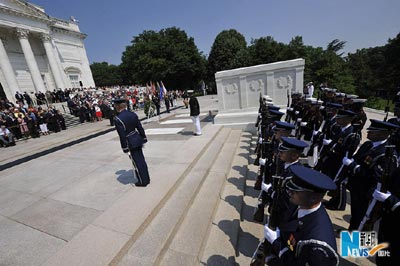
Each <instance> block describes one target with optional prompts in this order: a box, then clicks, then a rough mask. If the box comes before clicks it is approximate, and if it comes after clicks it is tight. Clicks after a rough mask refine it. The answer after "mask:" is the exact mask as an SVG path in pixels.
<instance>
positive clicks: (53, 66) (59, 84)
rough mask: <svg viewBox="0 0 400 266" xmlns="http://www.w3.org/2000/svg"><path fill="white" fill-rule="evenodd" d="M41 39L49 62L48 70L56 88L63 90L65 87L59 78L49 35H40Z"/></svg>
mask: <svg viewBox="0 0 400 266" xmlns="http://www.w3.org/2000/svg"><path fill="white" fill-rule="evenodd" d="M41 39H42V41H43V45H44V49H45V50H46V55H47V60H49V64H50V69H51V72H52V73H53V77H54V81H55V82H56V86H57V88H61V89H65V85H64V82H63V80H62V78H61V74H60V71H59V68H58V65H57V61H56V58H55V54H54V51H53V46H52V44H51V37H50V35H48V34H45V33H43V34H42V35H41Z"/></svg>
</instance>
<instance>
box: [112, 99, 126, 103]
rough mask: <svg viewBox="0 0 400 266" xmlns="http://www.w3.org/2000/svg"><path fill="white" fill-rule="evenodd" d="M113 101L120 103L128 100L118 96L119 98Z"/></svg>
mask: <svg viewBox="0 0 400 266" xmlns="http://www.w3.org/2000/svg"><path fill="white" fill-rule="evenodd" d="M113 102H114V103H115V104H120V103H126V100H125V99H122V98H118V99H114V100H113Z"/></svg>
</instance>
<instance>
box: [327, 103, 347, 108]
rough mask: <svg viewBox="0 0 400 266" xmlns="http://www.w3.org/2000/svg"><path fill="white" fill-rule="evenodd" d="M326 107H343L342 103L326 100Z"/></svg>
mask: <svg viewBox="0 0 400 266" xmlns="http://www.w3.org/2000/svg"><path fill="white" fill-rule="evenodd" d="M326 107H327V108H334V109H341V108H343V104H340V103H332V102H327V103H326Z"/></svg>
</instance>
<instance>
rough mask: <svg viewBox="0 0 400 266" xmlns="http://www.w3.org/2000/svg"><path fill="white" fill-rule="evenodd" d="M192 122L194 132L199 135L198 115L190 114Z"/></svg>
mask: <svg viewBox="0 0 400 266" xmlns="http://www.w3.org/2000/svg"><path fill="white" fill-rule="evenodd" d="M191 118H192V121H193V124H194V133H196V134H198V135H200V134H201V127H200V116H198V115H196V116H191Z"/></svg>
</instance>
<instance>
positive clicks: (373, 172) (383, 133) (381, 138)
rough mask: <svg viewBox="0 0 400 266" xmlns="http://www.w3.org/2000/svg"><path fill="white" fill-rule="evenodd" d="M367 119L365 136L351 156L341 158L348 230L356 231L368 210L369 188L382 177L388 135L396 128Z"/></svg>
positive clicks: (383, 122) (395, 161)
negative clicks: (348, 211)
mask: <svg viewBox="0 0 400 266" xmlns="http://www.w3.org/2000/svg"><path fill="white" fill-rule="evenodd" d="M370 120H371V125H370V126H369V127H368V128H367V139H368V141H366V142H364V143H363V144H362V145H361V147H360V148H359V149H358V151H357V153H356V154H354V157H353V158H348V157H345V158H343V164H344V165H346V166H347V169H348V175H349V177H348V183H347V187H348V189H349V191H350V199H351V204H350V207H351V218H350V226H349V230H357V229H358V227H359V225H360V223H361V221H362V219H363V217H364V214H365V213H366V211H367V209H368V203H369V200H370V199H371V195H372V192H373V190H374V189H375V187H376V184H377V182H378V180H379V179H380V177H381V176H382V173H383V170H384V165H385V163H386V162H385V161H387V159H385V153H386V146H387V145H388V138H389V136H390V134H391V132H392V131H393V130H396V129H397V128H398V127H397V126H396V125H394V124H391V123H389V122H385V121H379V120H374V119H370ZM392 160H393V162H392V164H393V165H392V167H391V169H395V168H396V167H397V157H396V156H395V157H394V158H392Z"/></svg>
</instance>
